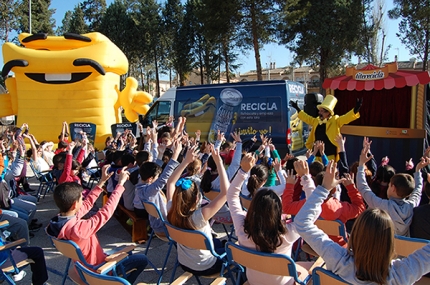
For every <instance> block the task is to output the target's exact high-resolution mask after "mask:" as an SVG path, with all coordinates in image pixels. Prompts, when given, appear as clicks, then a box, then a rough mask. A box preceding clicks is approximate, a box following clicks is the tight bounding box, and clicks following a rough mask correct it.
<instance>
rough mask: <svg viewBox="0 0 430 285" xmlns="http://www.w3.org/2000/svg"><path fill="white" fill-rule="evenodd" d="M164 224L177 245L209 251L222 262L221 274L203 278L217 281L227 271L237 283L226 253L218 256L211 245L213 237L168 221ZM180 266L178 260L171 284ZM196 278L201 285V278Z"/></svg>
mask: <svg viewBox="0 0 430 285" xmlns="http://www.w3.org/2000/svg"><path fill="white" fill-rule="evenodd" d="M164 224H165V225H166V228H167V231H168V232H169V236H170V238H171V239H172V240H174V241H175V242H176V243H178V244H181V245H183V246H186V247H188V248H192V249H201V250H209V251H210V252H211V254H212V255H213V256H215V257H216V258H217V259H219V260H221V261H222V268H221V272H220V273H219V274H216V275H210V276H201V277H204V278H212V279H215V278H217V277H223V276H224V272H225V271H226V270H227V275H228V277H230V278H231V279H232V281H233V283H234V282H235V280H234V277H233V274H232V272H231V270H230V267H229V264H228V260H227V255H226V253H223V254H218V253H217V252H216V251H215V249H214V247H213V244H212V243H211V240H212V237H208V236H207V235H206V234H204V233H203V232H200V231H196V230H185V229H181V228H178V227H175V226H173V225H171V224H170V223H169V222H167V221H165V222H164ZM178 266H179V261H178V260H176V263H175V267H174V268H173V272H172V276H171V278H170V281H171V282H172V281H173V279H174V276H175V273H176V269H177V268H178ZM195 277H196V279H197V282H198V283H199V284H201V282H200V279H199V276H196V275H195Z"/></svg>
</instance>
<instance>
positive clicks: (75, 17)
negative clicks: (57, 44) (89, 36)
mask: <svg viewBox="0 0 430 285" xmlns="http://www.w3.org/2000/svg"><path fill="white" fill-rule="evenodd" d="M66 32H69V33H75V34H85V33H87V32H89V28H88V25H87V24H86V23H85V19H84V12H83V11H82V9H81V6H80V5H76V6H75V9H74V10H73V13H72V16H71V18H70V22H69V30H68V31H66Z"/></svg>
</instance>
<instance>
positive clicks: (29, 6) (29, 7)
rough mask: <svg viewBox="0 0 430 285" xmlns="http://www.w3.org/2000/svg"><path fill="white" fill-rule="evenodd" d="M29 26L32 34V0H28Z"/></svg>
mask: <svg viewBox="0 0 430 285" xmlns="http://www.w3.org/2000/svg"><path fill="white" fill-rule="evenodd" d="M28 26H29V32H30V34H31V0H28Z"/></svg>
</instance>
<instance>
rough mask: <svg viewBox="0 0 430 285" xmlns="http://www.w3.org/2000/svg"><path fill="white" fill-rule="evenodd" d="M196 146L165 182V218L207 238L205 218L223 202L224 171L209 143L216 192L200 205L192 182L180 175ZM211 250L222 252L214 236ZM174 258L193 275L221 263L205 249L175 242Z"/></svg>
mask: <svg viewBox="0 0 430 285" xmlns="http://www.w3.org/2000/svg"><path fill="white" fill-rule="evenodd" d="M196 149H197V146H194V147H191V148H190V149H189V150H188V152H187V154H186V156H185V158H184V159H183V161H182V162H181V164H180V165H179V166H178V167H177V168H176V169H175V171H174V172H173V173H172V175H171V176H170V178H169V180H168V181H167V193H166V196H167V201H168V202H167V203H168V204H167V208H168V209H169V207H170V209H169V210H168V213H167V220H168V221H169V223H171V224H172V225H173V226H176V227H178V228H182V229H187V230H197V231H201V232H203V233H205V234H206V235H207V236H208V237H211V236H212V235H211V227H210V224H209V219H210V218H212V217H213V215H215V214H216V213H217V212H218V210H219V209H220V208H221V207H222V206H223V205H224V204H225V202H226V193H227V189H228V186H229V182H228V178H227V174H226V171H225V170H224V167H223V162H222V159H221V156H220V155H219V152H218V151H217V150H214V149H213V146H211V152H212V157H213V159H214V161H215V163H216V164H217V167H218V175H219V178H220V193H219V194H218V196H217V197H216V198H214V199H213V200H212V201H210V202H209V204H206V205H205V206H204V207H201V200H202V194H201V192H200V190H199V188H198V186H197V185H196V183H195V182H193V181H192V180H190V179H188V178H180V177H181V174H182V172H183V171H184V170H185V168H186V167H187V165H189V164H190V163H192V162H193V161H194V160H195V159H196V157H197V156H198V154H197V151H196ZM212 242H213V246H214V249H215V250H216V251H217V252H218V253H222V251H225V250H224V248H223V245H222V243H221V241H219V240H217V239H214V240H213V241H212ZM177 249H178V261H179V263H180V265H181V267H182V269H184V270H185V271H189V272H191V273H193V274H195V275H211V274H214V273H217V272H220V271H221V267H222V262H221V261H220V260H217V258H216V257H215V256H213V255H212V254H211V252H210V251H208V250H198V249H191V248H188V247H185V246H182V245H181V244H178V247H177Z"/></svg>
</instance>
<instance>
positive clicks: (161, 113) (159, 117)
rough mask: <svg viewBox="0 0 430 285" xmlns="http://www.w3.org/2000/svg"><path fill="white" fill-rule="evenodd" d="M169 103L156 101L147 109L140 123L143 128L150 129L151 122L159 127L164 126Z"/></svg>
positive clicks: (168, 112)
mask: <svg viewBox="0 0 430 285" xmlns="http://www.w3.org/2000/svg"><path fill="white" fill-rule="evenodd" d="M170 104H171V102H170V101H157V102H155V103H154V105H153V106H152V107H151V109H149V111H148V113H146V115H145V116H144V117H143V120H142V122H141V124H142V126H143V127H144V128H146V127H148V126H149V127H152V121H153V120H156V121H157V122H158V124H159V125H162V124H165V123H166V122H167V121H168V120H169V116H170Z"/></svg>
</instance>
